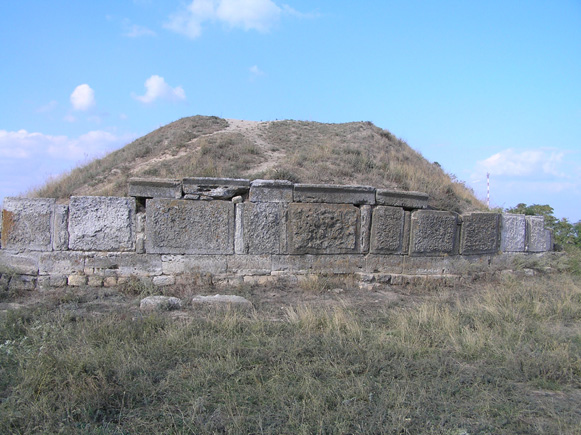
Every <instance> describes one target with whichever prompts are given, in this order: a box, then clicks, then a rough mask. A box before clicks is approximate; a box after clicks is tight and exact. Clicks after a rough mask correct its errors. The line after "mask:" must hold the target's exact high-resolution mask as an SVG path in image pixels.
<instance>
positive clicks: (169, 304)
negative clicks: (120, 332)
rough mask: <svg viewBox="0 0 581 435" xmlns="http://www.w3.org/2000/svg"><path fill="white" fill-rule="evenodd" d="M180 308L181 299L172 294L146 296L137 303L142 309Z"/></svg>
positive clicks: (164, 309)
mask: <svg viewBox="0 0 581 435" xmlns="http://www.w3.org/2000/svg"><path fill="white" fill-rule="evenodd" d="M181 308H182V300H181V299H179V298H175V297H173V296H148V297H146V298H143V299H141V302H140V303H139V309H140V310H143V311H156V310H157V311H170V310H179V309H181Z"/></svg>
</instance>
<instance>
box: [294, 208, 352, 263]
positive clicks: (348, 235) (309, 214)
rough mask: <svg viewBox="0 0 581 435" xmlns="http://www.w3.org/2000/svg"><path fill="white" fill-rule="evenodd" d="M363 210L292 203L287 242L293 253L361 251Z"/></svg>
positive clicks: (345, 252)
mask: <svg viewBox="0 0 581 435" xmlns="http://www.w3.org/2000/svg"><path fill="white" fill-rule="evenodd" d="M359 223H360V211H359V209H358V208H357V207H355V206H353V205H349V204H309V203H304V204H301V203H293V204H289V222H288V230H287V232H288V243H289V250H290V252H291V253H292V254H347V253H358V252H359V241H360V238H359Z"/></svg>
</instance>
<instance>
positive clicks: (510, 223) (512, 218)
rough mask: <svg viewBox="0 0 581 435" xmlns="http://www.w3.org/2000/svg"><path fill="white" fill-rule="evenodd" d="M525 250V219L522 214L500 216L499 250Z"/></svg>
mask: <svg viewBox="0 0 581 435" xmlns="http://www.w3.org/2000/svg"><path fill="white" fill-rule="evenodd" d="M525 249H526V218H525V215H524V214H509V213H503V214H502V215H501V231H500V250H501V251H502V252H524V251H525Z"/></svg>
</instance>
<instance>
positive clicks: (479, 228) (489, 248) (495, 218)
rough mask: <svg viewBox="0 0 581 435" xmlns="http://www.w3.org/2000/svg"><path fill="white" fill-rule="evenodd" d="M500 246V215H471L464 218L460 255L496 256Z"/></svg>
mask: <svg viewBox="0 0 581 435" xmlns="http://www.w3.org/2000/svg"><path fill="white" fill-rule="evenodd" d="M499 244H500V214H499V213H470V214H466V215H463V216H462V229H461V233H460V254H462V255H471V254H495V253H496V252H498V250H499Z"/></svg>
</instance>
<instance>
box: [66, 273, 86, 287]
mask: <svg viewBox="0 0 581 435" xmlns="http://www.w3.org/2000/svg"><path fill="white" fill-rule="evenodd" d="M68 284H69V286H71V287H80V286H83V285H87V277H86V276H85V275H70V276H69V278H68Z"/></svg>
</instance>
